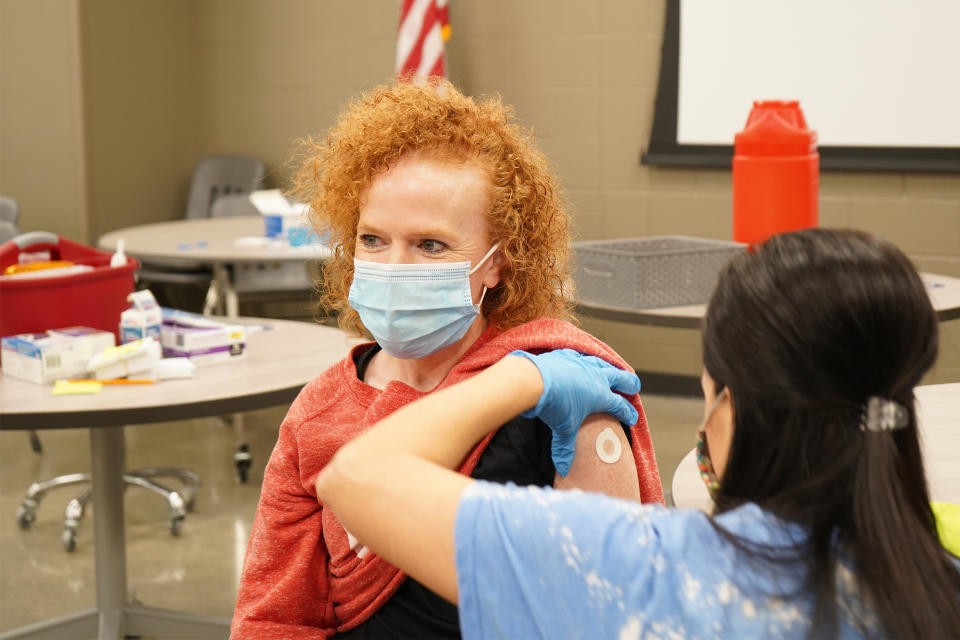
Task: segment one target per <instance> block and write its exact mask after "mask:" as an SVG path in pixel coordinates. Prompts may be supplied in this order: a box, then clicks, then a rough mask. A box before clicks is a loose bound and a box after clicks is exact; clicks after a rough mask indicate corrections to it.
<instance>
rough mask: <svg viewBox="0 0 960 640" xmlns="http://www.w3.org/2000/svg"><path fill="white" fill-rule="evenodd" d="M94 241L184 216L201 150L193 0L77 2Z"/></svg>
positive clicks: (97, 0) (200, 100) (196, 4)
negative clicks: (110, 233)
mask: <svg viewBox="0 0 960 640" xmlns="http://www.w3.org/2000/svg"><path fill="white" fill-rule="evenodd" d="M80 7H81V13H80V32H81V46H82V50H83V87H84V111H85V115H86V119H85V129H86V134H87V135H86V137H87V147H86V156H87V163H88V164H87V166H88V173H89V191H90V218H91V235H90V240H91V241H96V238H98V237H99V236H100V235H102V234H103V233H105V232H107V231H110V230H112V229H115V228H117V227H123V226H128V225H131V224H141V223H147V222H157V221H160V220H172V219H175V218H182V217H183V212H184V208H185V206H186V204H185V203H186V198H187V188H188V185H189V180H190V172H191V170H192V169H193V165H194V163H196V161H197V158H198V152H199V148H200V145H199V142H198V131H199V121H200V107H201V102H202V99H203V97H202V92H201V89H200V86H199V82H198V80H197V78H198V76H199V72H198V64H197V61H198V60H199V58H200V43H199V38H198V28H199V25H198V14H199V11H198V3H196V2H193V1H192V0H163V1H162V2H156V1H154V0H83V2H82V3H81V5H80Z"/></svg>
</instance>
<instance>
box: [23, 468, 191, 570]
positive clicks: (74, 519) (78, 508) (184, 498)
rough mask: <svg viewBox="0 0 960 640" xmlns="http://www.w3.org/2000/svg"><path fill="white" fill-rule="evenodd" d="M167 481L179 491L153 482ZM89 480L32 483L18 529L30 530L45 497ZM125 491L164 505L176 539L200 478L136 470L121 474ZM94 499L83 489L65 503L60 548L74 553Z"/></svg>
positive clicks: (75, 476) (76, 476) (84, 476)
mask: <svg viewBox="0 0 960 640" xmlns="http://www.w3.org/2000/svg"><path fill="white" fill-rule="evenodd" d="M161 477H169V478H175V479H177V480H180V482H181V483H182V486H181V487H180V489H179V490H173V489H169V488H167V487H165V486H163V485H161V484H159V483H157V482H155V481H153V478H161ZM90 480H91V476H90V474H89V473H70V474H66V475H62V476H57V477H55V478H51V479H50V480H45V481H43V482H34V483H33V484H31V485H30V487H29V488H28V489H27V493H26V495H25V496H24V498H23V501H22V502H21V503H20V507H19V508H18V509H17V514H16V518H17V524H18V525H20V528H21V529H29V528H30V525H32V524H33V521H34V520H35V519H36V517H37V514H36V512H37V508H38V507H39V506H40V501H41V500H43V498H44V497H45V496H46V494H47V493H49V492H50V491H52V490H53V489H56V488H58V487H65V486H70V485H74V484H81V483H89V482H90ZM123 482H124V488H126V487H128V486H136V487H140V488H141V489H146V490H148V491H152V492H153V493H155V494H157V495H159V496H160V497H161V498H163V499H164V500H166V501H167V504H168V505H169V507H170V519H169V521H168V527H169V529H170V534H171V535H174V536H179V535H180V532H181V530H182V529H183V521H184V519H186V517H187V512H188V511H192V510H193V507H194V504H195V502H196V493H197V488H198V487H199V486H200V477H199V476H198V475H197V474H196V473H194V472H193V471H189V470H187V469H177V468H173V467H149V468H146V469H137V470H135V471H128V472H127V473H125V474H123ZM92 497H93V492H92V490H91V489H89V488H88V489H85V490H84V491H83V492H81V493H80V494H79V495H78V496H77V497H75V498H73V499H72V500H70V502H68V503H67V507H66V509H64V514H63V532H62V533H61V536H60V541H61V543H62V544H63V548H64V549H66V550H67V551H68V552H69V551H74V550H75V549H76V548H77V533H78V531H79V529H80V522H81V520H82V519H83V514H84V512H85V511H86V506H87V504H89V502H90V500H91V499H92Z"/></svg>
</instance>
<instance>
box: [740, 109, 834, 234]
mask: <svg viewBox="0 0 960 640" xmlns="http://www.w3.org/2000/svg"><path fill="white" fill-rule="evenodd" d="M733 147H734V153H733V239H734V240H736V241H737V242H746V243H751V244H756V243H760V242H763V241H764V240H766V239H767V238H769V237H770V236H772V235H776V234H778V233H783V232H786V231H796V230H797V229H806V228H809V227H815V226H817V223H818V211H819V203H818V197H819V191H820V155H819V154H818V153H817V133H816V132H815V131H813V130H812V129H809V128H808V127H807V121H806V119H805V118H804V117H803V111H801V110H800V104H799V103H798V102H797V101H796V100H791V101H779V100H769V101H763V102H754V103H753V110H752V111H751V112H750V117H749V118H747V124H746V126H745V127H744V128H743V131H741V132H740V133H738V134H737V135H736V136H735V137H734V143H733Z"/></svg>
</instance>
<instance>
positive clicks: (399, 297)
mask: <svg viewBox="0 0 960 640" xmlns="http://www.w3.org/2000/svg"><path fill="white" fill-rule="evenodd" d="M499 246H500V243H499V242H498V243H496V244H494V245H493V246H492V247H490V250H489V251H487V254H486V255H485V256H483V259H482V260H480V262H478V263H477V265H476V266H475V267H473V269H471V268H470V263H469V262H442V263H431V264H381V263H379V262H369V261H366V260H354V261H353V283H352V284H351V285H350V295H349V298H348V299H349V301H350V306H351V307H353V308H354V309H355V310H356V311H357V313H359V314H360V320H361V321H362V322H363V326H365V327H366V328H367V330H368V331H369V332H370V333H371V334H372V335H373V337H374V339H375V340H376V341H377V343H378V344H379V345H380V347H381V348H382V349H383V350H384V351H386V352H387V353H389V354H390V355H391V356H393V357H395V358H402V359H405V360H407V359H415V358H423V357H424V356H428V355H430V354H431V353H436V352H437V351H440V350H441V349H444V348H446V347H449V346H450V345H452V344H454V343H456V342H457V341H458V340H460V339H461V338H462V337H463V336H464V335H466V333H467V330H468V329H469V328H470V325H471V324H473V320H474V318H476V317H477V316H478V315H479V314H480V304H481V303H483V296H484V295H486V293H487V288H486V287H484V288H483V294H481V296H480V302H478V303H477V304H473V295H472V294H471V292H470V276H471V275H472V274H473V273H474V272H475V271H476V270H477V269H479V268H480V266H481V265H483V263H484V262H486V261H487V260H488V259H489V258H490V256H491V255H493V252H494V251H496V250H497V247H499Z"/></svg>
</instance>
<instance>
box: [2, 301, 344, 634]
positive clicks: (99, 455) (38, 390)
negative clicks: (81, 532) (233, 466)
mask: <svg viewBox="0 0 960 640" xmlns="http://www.w3.org/2000/svg"><path fill="white" fill-rule="evenodd" d="M231 321H236V322H240V323H243V324H247V325H257V326H260V327H263V329H262V330H254V331H252V332H250V333H249V334H248V336H247V349H246V352H247V355H246V357H245V358H242V359H239V360H237V361H231V362H228V363H218V364H212V365H208V366H202V367H198V368H197V372H196V376H195V377H194V378H191V379H184V380H165V381H161V382H157V383H154V384H142V385H117V386H113V385H107V386H104V387H103V389H102V391H101V392H100V393H98V394H92V395H66V396H53V395H51V388H52V387H51V386H50V385H38V384H32V383H29V382H24V381H21V380H17V379H15V378H10V377H6V376H2V375H0V428H2V429H55V428H88V429H90V445H91V454H90V456H91V462H92V464H91V469H92V475H93V499H94V504H96V508H95V509H94V510H93V515H94V556H95V570H96V583H97V606H96V608H93V609H89V610H85V611H80V612H77V613H75V614H71V615H67V616H61V617H59V618H54V619H52V620H49V621H45V622H42V623H39V624H36V625H30V626H29V627H24V628H22V629H16V630H13V631H9V632H6V633H4V634H0V638H18V637H33V634H35V633H37V632H39V631H41V630H43V631H44V632H45V635H43V637H71V638H75V637H89V636H95V635H97V634H99V636H98V637H99V638H101V639H104V638H110V639H120V638H123V637H124V635H145V636H151V637H158V636H159V637H165V638H166V637H169V638H223V637H226V635H227V634H228V633H229V626H230V620H229V619H226V618H217V617H213V616H198V615H194V614H188V613H183V612H176V611H169V610H166V609H158V608H153V607H144V606H140V605H133V604H128V603H127V601H126V598H127V574H126V549H125V547H124V533H123V471H124V440H123V426H124V425H136V424H145V423H150V422H163V421H168V420H180V419H185V418H199V417H205V416H213V415H221V414H225V413H230V412H235V411H248V410H253V409H259V408H263V407H269V406H274V405H278V404H287V403H289V402H291V401H292V400H293V399H294V397H296V395H297V393H299V391H300V389H301V388H302V387H303V385H304V384H306V383H307V382H308V381H310V380H311V379H312V378H313V377H315V376H316V375H318V374H319V373H321V372H322V371H323V370H324V369H326V368H327V367H329V366H331V365H332V364H334V363H335V362H337V361H338V360H340V359H342V358H343V357H344V356H345V355H346V354H347V352H348V350H349V348H350V346H351V344H352V341H351V339H350V338H349V337H347V335H346V334H344V333H343V332H341V331H340V330H338V329H334V328H331V327H324V326H320V325H316V324H310V323H303V322H292V321H287V320H274V319H262V318H237V319H233V320H231Z"/></svg>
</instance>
